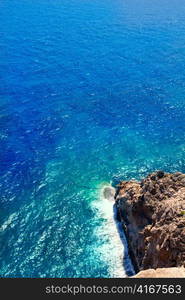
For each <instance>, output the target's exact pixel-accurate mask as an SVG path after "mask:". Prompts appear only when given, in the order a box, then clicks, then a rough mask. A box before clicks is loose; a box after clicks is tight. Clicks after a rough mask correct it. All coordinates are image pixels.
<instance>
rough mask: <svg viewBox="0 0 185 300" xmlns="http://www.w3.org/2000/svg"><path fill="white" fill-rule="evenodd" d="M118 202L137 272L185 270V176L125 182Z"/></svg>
mask: <svg viewBox="0 0 185 300" xmlns="http://www.w3.org/2000/svg"><path fill="white" fill-rule="evenodd" d="M115 199H116V206H117V211H118V218H119V219H121V221H122V222H123V227H124V230H125V233H126V236H127V239H128V242H129V248H130V253H131V257H132V260H133V262H134V265H135V269H136V271H139V270H144V269H156V268H167V267H182V266H184V267H185V174H182V173H173V174H170V173H164V172H162V171H158V172H155V173H152V174H150V175H148V176H147V177H146V178H145V179H143V180H142V181H140V182H137V181H122V182H121V183H120V184H119V185H118V187H117V190H116V195H115Z"/></svg>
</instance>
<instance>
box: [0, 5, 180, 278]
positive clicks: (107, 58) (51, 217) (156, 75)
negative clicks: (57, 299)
mask: <svg viewBox="0 0 185 300" xmlns="http://www.w3.org/2000/svg"><path fill="white" fill-rule="evenodd" d="M184 15H185V1H184V0H181V1H179V0H171V1H167V0H162V1H161V0H160V1H159V0H156V1H150V0H140V1H139V0H132V1H131V0H116V1H113V0H102V1H98V0H93V1H92V0H78V1H77V0H72V1H69V0H52V1H51V0H33V1H31V0H21V1H18V0H11V1H10V0H2V1H1V2H0V28H1V39H0V48H1V62H0V76H1V81H0V110H1V113H0V162H1V163H0V188H1V190H0V193H1V198H0V243H1V247H0V276H2V277H117V276H118V277H121V276H123V277H125V276H126V273H127V272H132V266H131V265H129V262H128V261H126V264H125V265H124V264H123V268H122V266H121V260H122V259H123V257H124V251H125V249H126V248H125V249H124V247H123V243H122V242H123V241H122V240H121V239H119V232H118V231H119V230H118V231H117V229H119V228H117V227H119V224H116V223H115V222H114V211H113V205H112V204H110V203H111V202H110V203H109V202H108V201H107V199H105V198H104V197H102V190H103V189H104V187H107V186H110V185H111V184H112V185H113V186H115V185H116V184H117V183H118V182H119V180H121V179H131V178H134V179H140V178H142V177H144V176H145V175H147V174H148V173H149V172H151V171H154V170H157V169H163V170H164V171H167V172H174V171H180V172H185V164H184V162H185V153H184V150H185V142H184V141H185V139H184V135H185V122H184V118H185V101H184V97H185V96H184V95H185V68H184V55H185V46H184V45H185V34H184V33H185V19H184ZM117 234H118V235H117ZM123 239H124V237H123ZM114 245H115V247H114ZM122 250H123V251H122ZM116 254H117V256H118V257H117V258H118V260H116Z"/></svg>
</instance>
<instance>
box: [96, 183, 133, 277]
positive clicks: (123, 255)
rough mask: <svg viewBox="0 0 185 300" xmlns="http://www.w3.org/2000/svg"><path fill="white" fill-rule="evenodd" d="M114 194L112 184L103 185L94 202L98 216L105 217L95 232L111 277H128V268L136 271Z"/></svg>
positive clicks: (99, 249) (100, 251)
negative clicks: (100, 242)
mask: <svg viewBox="0 0 185 300" xmlns="http://www.w3.org/2000/svg"><path fill="white" fill-rule="evenodd" d="M114 194H115V189H114V188H113V187H112V186H111V185H103V186H102V187H101V188H100V195H99V197H98V199H97V200H96V201H94V202H93V207H94V209H95V210H96V212H97V217H98V218H103V219H104V222H103V223H102V225H101V226H99V227H98V228H96V229H95V230H96V232H95V233H96V235H97V238H98V239H101V240H102V245H101V246H100V247H99V248H98V251H99V253H100V255H101V257H102V258H103V259H104V260H105V261H106V262H107V264H108V265H109V273H110V275H111V277H121V278H122V277H127V274H126V270H127V271H130V272H131V273H134V270H133V266H132V264H131V261H130V259H129V255H128V248H127V242H126V238H125V235H124V232H123V230H122V228H121V224H120V222H118V221H117V220H116V219H115V206H114V202H115V201H114Z"/></svg>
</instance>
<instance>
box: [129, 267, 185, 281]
mask: <svg viewBox="0 0 185 300" xmlns="http://www.w3.org/2000/svg"><path fill="white" fill-rule="evenodd" d="M132 278H185V268H183V267H181V268H158V269H156V270H155V269H148V270H144V271H140V272H139V273H137V274H136V275H135V276H132Z"/></svg>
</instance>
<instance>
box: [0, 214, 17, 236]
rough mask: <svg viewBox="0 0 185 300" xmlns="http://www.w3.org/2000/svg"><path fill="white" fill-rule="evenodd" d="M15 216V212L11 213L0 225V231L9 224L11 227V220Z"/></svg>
mask: <svg viewBox="0 0 185 300" xmlns="http://www.w3.org/2000/svg"><path fill="white" fill-rule="evenodd" d="M16 217H17V214H16V213H13V214H11V215H10V216H9V217H8V219H7V220H6V221H5V222H4V223H3V224H2V225H1V226H0V232H3V231H4V230H6V229H7V227H9V226H11V227H13V224H12V223H13V221H14V220H15V218H16Z"/></svg>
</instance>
